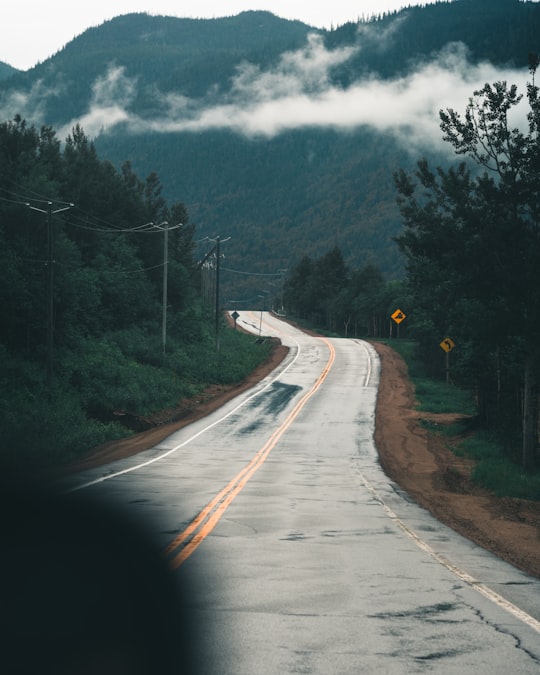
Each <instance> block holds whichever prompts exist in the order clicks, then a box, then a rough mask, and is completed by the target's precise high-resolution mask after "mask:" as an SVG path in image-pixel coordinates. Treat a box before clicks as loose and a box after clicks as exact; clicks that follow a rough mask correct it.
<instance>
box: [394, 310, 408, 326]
mask: <svg viewBox="0 0 540 675" xmlns="http://www.w3.org/2000/svg"><path fill="white" fill-rule="evenodd" d="M406 316H407V315H406V314H405V313H404V312H402V311H401V310H400V309H396V311H395V312H394V313H393V314H392V319H394V321H395V322H396V323H397V324H399V323H401V322H402V321H403V319H404V318H405V317H406Z"/></svg>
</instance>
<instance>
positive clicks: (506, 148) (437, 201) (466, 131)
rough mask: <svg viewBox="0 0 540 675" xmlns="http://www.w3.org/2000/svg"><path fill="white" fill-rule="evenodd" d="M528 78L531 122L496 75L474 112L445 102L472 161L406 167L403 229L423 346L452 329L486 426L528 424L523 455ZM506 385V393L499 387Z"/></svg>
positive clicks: (530, 172) (528, 279)
mask: <svg viewBox="0 0 540 675" xmlns="http://www.w3.org/2000/svg"><path fill="white" fill-rule="evenodd" d="M537 65H538V61H537V59H536V57H533V58H532V60H531V73H532V75H533V81H532V82H531V83H530V84H529V85H528V87H527V102H528V106H529V107H528V113H527V123H528V126H527V130H526V131H524V130H523V129H521V128H519V127H512V126H511V124H510V119H511V116H512V113H513V111H514V109H515V108H516V107H517V105H518V104H519V103H520V101H521V98H522V97H521V95H519V94H518V91H517V87H516V86H514V85H510V86H509V85H508V84H507V83H506V82H496V83H495V84H493V85H490V84H486V85H485V86H484V87H483V88H482V89H481V90H479V91H476V92H474V96H473V97H472V98H471V100H470V102H469V105H468V106H467V109H466V112H465V116H464V117H463V118H462V117H461V116H460V115H459V114H458V113H456V112H455V111H454V110H450V109H449V110H446V111H441V113H440V118H441V128H442V130H443V132H444V139H445V140H446V141H448V142H449V143H450V144H451V145H452V146H453V147H454V149H455V151H456V153H457V154H458V155H465V156H468V157H469V158H470V159H472V160H473V170H471V168H469V166H468V165H467V164H466V163H465V162H462V163H460V164H459V165H458V166H457V167H450V168H449V169H447V170H445V169H442V168H440V167H439V168H437V170H436V171H432V170H431V169H430V167H429V164H428V162H427V160H425V159H423V160H420V161H419V162H418V166H417V170H416V172H415V173H414V175H413V176H411V175H409V174H408V173H407V172H406V171H404V170H401V171H399V172H397V173H396V175H395V180H396V186H397V190H398V195H399V197H398V203H399V207H400V211H401V214H402V217H403V220H404V225H405V229H404V232H403V234H402V235H400V236H399V237H398V238H397V241H398V244H399V246H400V248H401V250H402V251H403V252H404V254H405V256H406V259H407V279H408V284H409V287H410V289H411V292H412V295H413V304H414V307H415V314H416V316H417V318H418V324H417V332H418V334H419V336H420V340H421V342H422V340H423V344H424V346H426V345H427V343H431V344H432V345H435V344H437V341H436V339H435V336H436V335H438V336H440V337H439V339H440V340H442V338H443V337H444V336H445V335H450V336H452V338H453V339H454V341H455V342H456V343H458V344H459V345H460V347H459V348H458V349H456V354H455V359H454V355H453V354H452V361H453V364H452V365H453V367H452V372H453V376H454V377H455V378H457V379H458V380H459V381H461V382H462V383H463V384H464V385H465V386H467V387H469V388H474V389H475V390H476V392H477V397H478V405H479V413H480V417H481V419H482V422H483V424H484V425H486V426H487V427H490V428H495V427H497V428H498V429H499V431H500V432H502V431H503V430H504V431H505V433H507V432H508V428H512V427H513V428H514V430H515V432H517V431H518V430H520V429H522V430H523V436H522V463H523V466H524V467H525V468H526V469H529V470H530V469H531V468H532V466H533V465H534V463H535V460H536V456H537V448H538V437H537V430H536V419H537V410H538V392H537V387H536V380H537V378H538V376H539V374H540V373H539V367H540V353H539V351H538V336H539V335H540V311H539V308H540V291H539V289H538V283H537V278H538V268H539V265H540V239H539V237H538V232H539V226H540V221H539V216H540V213H539V203H540V202H539V185H540V175H539V171H540V161H539V157H540V145H539V132H540V124H539V122H540V104H539V99H538V87H537V86H536V85H535V84H534V74H535V71H536V66H537ZM494 392H495V395H494Z"/></svg>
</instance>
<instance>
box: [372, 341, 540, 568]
mask: <svg viewBox="0 0 540 675" xmlns="http://www.w3.org/2000/svg"><path fill="white" fill-rule="evenodd" d="M373 347H374V348H375V350H376V351H377V353H378V354H379V357H380V359H381V382H380V388H379V395H378V399H377V407H376V413H375V419H376V428H375V444H376V446H377V450H378V452H379V458H380V462H381V465H382V467H383V469H384V470H385V472H386V474H387V475H388V476H389V477H390V478H392V480H394V481H395V482H396V483H397V484H398V485H399V486H400V487H401V488H403V489H404V490H406V492H408V493H409V494H410V495H411V497H412V498H413V499H414V500H415V501H416V502H417V503H418V504H420V505H421V506H423V507H424V508H425V509H427V510H428V511H430V512H431V513H432V514H433V515H434V516H435V517H436V518H437V519H438V520H440V521H441V522H443V523H445V524H446V525H448V526H449V527H451V528H452V529H454V530H456V531H457V532H459V533H460V534H462V535H463V536H465V537H467V538H468V539H470V540H471V541H474V542H475V543H477V544H479V545H480V546H482V547H484V548H486V549H488V550H490V551H492V552H493V553H495V554H496V555H497V556H499V557H500V558H502V559H503V560H506V561H507V562H510V563H511V564H512V565H514V566H515V567H518V568H519V569H521V570H523V571H524V572H527V573H528V574H530V575H532V576H535V577H538V578H540V502H536V501H535V502H532V501H527V500H523V499H510V498H503V499H501V498H498V497H495V496H494V495H493V494H491V493H489V492H487V491H486V490H482V489H481V488H479V487H478V486H476V485H474V484H473V483H472V482H471V481H470V478H469V477H470V472H471V469H472V468H473V466H474V462H472V461H469V460H466V459H463V458H460V457H457V456H456V455H454V453H453V452H452V451H451V450H450V449H449V448H448V440H447V439H446V438H445V437H443V436H439V435H436V434H430V433H429V432H428V431H427V430H426V429H425V428H423V427H422V425H421V420H423V419H426V420H429V421H430V422H436V423H437V424H441V425H444V424H451V423H453V422H454V421H456V420H457V419H458V416H456V415H433V414H430V413H422V412H419V411H417V410H415V398H414V389H413V386H412V384H411V382H410V380H409V379H408V375H407V366H406V364H405V362H404V361H403V359H402V358H401V357H400V356H399V354H397V353H396V352H394V351H393V350H392V349H391V348H390V347H388V346H387V345H383V344H380V343H373Z"/></svg>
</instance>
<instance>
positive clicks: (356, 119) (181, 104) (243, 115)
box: [3, 33, 527, 152]
mask: <svg viewBox="0 0 540 675" xmlns="http://www.w3.org/2000/svg"><path fill="white" fill-rule="evenodd" d="M367 39H372V36H368V37H367V36H366V34H365V33H363V34H362V35H361V36H360V41H359V42H358V43H357V44H356V46H348V47H345V48H340V49H336V50H328V49H326V47H325V46H324V44H323V41H322V40H321V38H320V36H317V35H311V36H310V37H309V39H308V41H307V43H306V45H305V46H304V47H303V48H302V49H300V50H298V51H295V52H286V53H284V54H283V55H282V56H281V58H280V59H279V60H278V62H277V63H276V64H275V65H274V66H273V67H271V68H267V69H262V68H261V67H260V66H258V65H254V64H250V63H243V64H242V65H241V66H240V67H239V68H238V70H237V72H236V75H235V76H234V78H233V79H232V81H231V82H230V87H229V89H228V90H227V91H225V92H223V91H219V90H213V91H211V92H209V93H208V96H207V97H206V98H204V99H190V98H187V97H186V96H184V95H182V94H180V93H178V92H174V91H172V92H168V93H163V92H159V91H155V90H153V91H146V92H143V93H144V94H145V95H151V98H152V100H153V101H155V102H156V109H157V110H159V112H158V114H156V115H155V116H150V115H149V113H147V114H146V116H145V117H144V118H143V117H141V116H138V115H136V114H135V113H134V112H133V103H134V101H135V98H136V97H137V95H138V94H139V93H140V92H139V91H138V88H139V87H140V84H139V83H138V82H137V80H136V79H134V78H128V77H127V76H126V73H125V70H124V69H123V68H122V67H119V66H116V65H113V66H111V67H110V69H109V70H108V72H107V73H105V74H104V75H103V76H102V77H100V78H98V79H97V80H96V82H95V83H94V85H93V87H92V96H91V102H90V105H89V109H88V111H87V112H86V113H85V114H84V115H82V116H81V117H80V118H79V119H77V120H72V121H71V122H70V124H69V125H67V126H66V127H65V128H64V129H63V130H62V132H63V133H64V134H65V135H67V133H69V132H70V130H71V128H72V127H73V125H74V124H75V123H77V122H78V123H80V124H81V126H82V127H83V129H84V131H85V133H87V134H88V135H89V136H91V137H93V136H95V135H97V134H98V133H100V132H107V131H112V130H114V128H115V127H116V126H117V125H118V124H122V125H123V127H124V128H125V129H127V130H129V131H131V132H132V133H143V132H145V131H154V132H162V133H174V132H200V131H204V130H207V129H214V130H216V129H229V130H232V131H234V132H236V133H238V134H243V135H245V136H248V137H272V136H275V135H276V134H279V133H281V132H284V131H287V130H292V129H300V128H304V127H313V128H332V129H335V130H340V131H343V132H351V131H354V130H355V129H358V128H360V127H369V128H372V129H376V130H378V131H381V132H384V133H387V134H388V133H391V134H394V135H395V136H396V138H398V139H400V140H402V141H403V143H404V144H405V145H406V146H407V147H411V148H412V149H413V150H414V151H415V152H417V151H418V150H419V149H421V148H423V147H424V148H425V147H433V146H440V147H442V146H443V145H444V144H443V142H442V138H441V136H442V134H441V131H440V128H439V115H438V113H439V110H440V109H443V108H447V107H452V108H455V109H456V110H458V111H463V110H464V109H465V107H466V105H467V102H468V100H469V98H470V97H471V95H472V93H473V91H474V90H476V89H480V88H481V87H482V86H483V85H484V84H485V83H486V82H490V83H491V82H495V81H499V80H506V81H508V82H509V83H515V84H517V85H518V87H519V90H520V91H521V92H525V83H526V80H527V72H526V71H514V70H501V69H498V68H496V67H495V66H493V65H491V64H489V63H481V64H476V65H473V64H471V63H470V61H469V59H468V58H467V52H466V49H465V47H464V46H463V45H460V44H454V45H449V46H447V47H446V48H445V49H444V50H443V51H442V52H441V53H440V54H438V55H437V56H435V57H434V58H433V59H432V60H431V61H429V62H425V63H422V64H418V65H417V67H416V69H415V71H414V72H413V73H411V74H410V75H407V76H403V77H399V78H395V79H391V80H381V79H377V78H375V77H374V76H371V77H365V78H363V79H361V80H358V81H356V82H354V83H353V84H352V85H350V86H348V87H339V86H336V85H333V84H332V78H331V75H332V69H333V68H335V67H336V66H339V65H342V64H346V63H347V61H348V60H349V59H350V58H351V57H352V56H353V55H355V54H357V53H358V51H359V49H361V46H362V44H365V40H367ZM222 89H223V87H222ZM50 94H51V93H50ZM45 98H46V96H45V93H44V92H43V87H42V86H41V88H40V85H39V84H36V85H35V86H34V88H33V89H32V91H30V92H29V93H28V94H27V95H19V97H18V98H17V96H15V95H12V97H11V100H10V101H8V102H4V106H3V108H4V109H5V108H6V107H7V106H9V107H13V114H15V113H16V112H20V113H21V114H23V113H24V110H25V109H26V110H30V109H31V108H32V106H33V105H35V103H34V101H36V100H37V101H38V102H39V105H38V106H37V108H36V110H37V111H38V112H39V114H42V112H43V106H44V100H45ZM21 108H22V110H21ZM11 116H13V115H11ZM35 117H36V116H35V115H32V117H31V118H30V120H29V121H33V120H35ZM59 135H61V134H60V132H59ZM61 137H63V136H61Z"/></svg>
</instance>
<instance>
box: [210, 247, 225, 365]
mask: <svg viewBox="0 0 540 675" xmlns="http://www.w3.org/2000/svg"><path fill="white" fill-rule="evenodd" d="M229 239H230V237H227V239H221V237H220V236H219V234H218V236H217V237H216V238H215V239H210V241H213V242H215V244H216V246H215V250H216V296H215V321H216V324H215V326H216V351H217V352H219V350H220V346H221V345H220V337H219V319H220V316H219V273H220V259H221V244H222V243H225V242H226V241H229Z"/></svg>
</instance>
